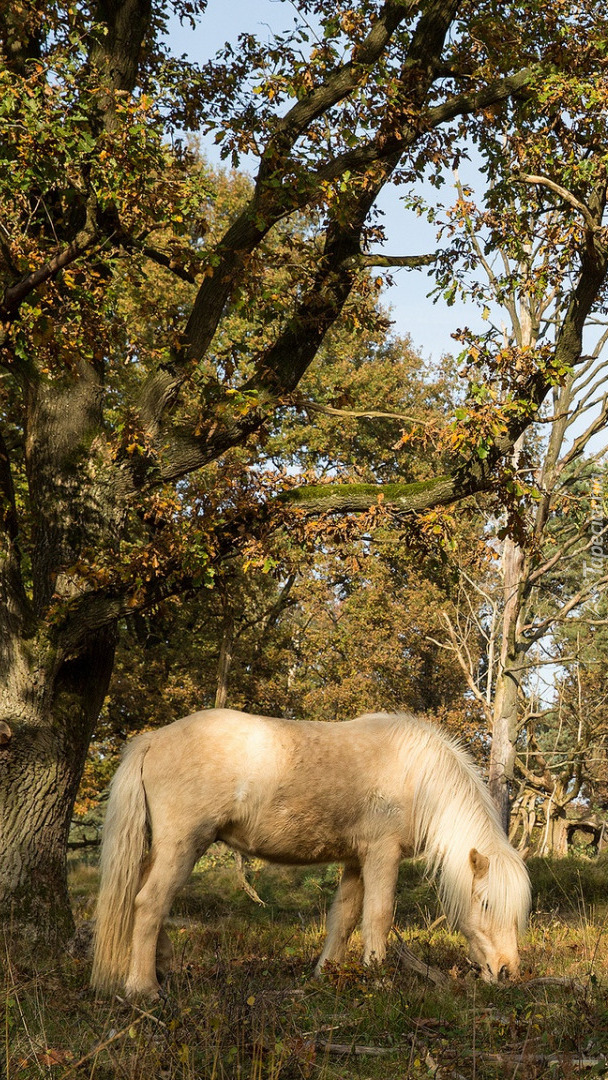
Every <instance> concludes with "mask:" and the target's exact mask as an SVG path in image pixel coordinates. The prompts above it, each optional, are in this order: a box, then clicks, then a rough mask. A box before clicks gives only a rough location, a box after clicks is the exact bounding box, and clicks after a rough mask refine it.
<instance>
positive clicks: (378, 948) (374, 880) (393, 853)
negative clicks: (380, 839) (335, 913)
mask: <svg viewBox="0 0 608 1080" xmlns="http://www.w3.org/2000/svg"><path fill="white" fill-rule="evenodd" d="M400 861H401V850H400V847H399V846H398V845H396V844H392V843H391V844H389V845H387V844H382V845H380V844H378V845H377V846H375V847H373V848H371V849H370V850H369V851H368V852H367V855H366V857H365V860H364V861H363V865H362V875H363V890H364V891H363V918H362V920H361V936H362V938H363V963H364V964H369V963H372V962H374V961H377V962H379V963H381V962H382V961H383V960H384V957H385V956H386V939H387V937H388V932H389V930H390V928H391V923H392V921H393V909H394V904H395V890H396V887H397V874H398V871H399V863H400Z"/></svg>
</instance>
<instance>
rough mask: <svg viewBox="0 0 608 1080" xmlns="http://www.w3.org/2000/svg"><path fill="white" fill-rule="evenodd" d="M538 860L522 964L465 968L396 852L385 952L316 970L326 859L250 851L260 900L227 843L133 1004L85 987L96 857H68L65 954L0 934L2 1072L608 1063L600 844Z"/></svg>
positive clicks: (103, 1075) (432, 901)
mask: <svg viewBox="0 0 608 1080" xmlns="http://www.w3.org/2000/svg"><path fill="white" fill-rule="evenodd" d="M530 871H531V876H532V880H533V889H534V910H533V914H532V918H531V922H530V929H529V931H528V933H527V934H526V936H525V938H524V940H523V942H522V971H521V977H520V979H519V980H518V981H516V982H514V983H511V984H504V985H500V986H488V985H486V984H484V983H482V982H481V981H480V980H478V979H476V978H475V977H474V974H473V972H472V971H471V969H470V965H469V964H468V961H467V959H466V948H465V942H464V940H463V939H462V938H460V937H459V936H458V935H456V934H452V933H450V932H449V931H448V930H447V929H446V926H445V922H444V921H443V919H442V918H441V913H440V911H439V909H438V907H437V901H436V898H435V895H434V892H433V889H432V888H431V887H430V886H429V885H428V884H427V883H426V882H425V881H424V877H423V873H422V868H421V867H420V866H419V865H417V864H414V863H412V864H405V865H404V867H403V868H402V874H401V880H400V888H399V892H398V903H397V908H396V912H395V926H394V931H393V933H392V934H391V937H390V940H389V951H388V956H387V960H386V963H385V965H383V967H382V968H381V969H376V970H373V971H372V970H365V969H363V968H362V967H361V964H360V961H359V952H358V950H357V944H358V940H357V936H356V935H355V938H354V940H353V947H352V950H351V953H350V957H349V961H348V963H347V964H346V965H345V966H343V967H342V968H341V969H340V970H333V971H330V972H329V973H328V974H327V975H325V976H324V977H323V978H322V979H321V980H313V979H312V977H311V976H312V971H313V967H314V962H315V959H316V957H317V956H318V954H319V951H320V947H321V940H322V936H323V925H324V919H325V912H326V910H327V908H328V906H329V904H330V902H331V897H332V894H333V892H334V890H335V887H336V882H337V880H338V871H337V870H336V868H334V867H328V868H322V869H314V870H311V869H310V868H307V869H299V868H298V869H285V868H277V867H268V866H265V865H263V864H258V863H257V862H255V863H253V864H251V865H250V866H249V867H248V868H247V878H248V880H249V882H250V884H251V885H252V886H253V888H254V889H255V890H256V891H257V894H258V895H259V897H260V899H261V900H263V902H264V905H265V906H262V905H261V904H258V903H256V902H255V901H254V899H252V898H251V896H250V895H248V894H247V893H246V892H245V891H244V890H243V888H242V881H241V883H239V878H238V875H237V871H236V868H235V864H234V860H233V858H232V856H231V855H230V854H229V853H228V852H225V851H222V850H219V851H217V852H214V853H212V854H211V855H209V856H207V857H206V859H205V860H204V861H203V863H201V864H199V867H198V868H197V871H196V873H195V874H194V875H193V878H192V879H191V881H190V883H189V885H188V887H187V888H186V889H185V890H184V891H183V892H182V893H181V895H180V897H179V898H178V901H176V904H175V906H174V912H173V915H172V918H171V927H170V932H171V935H172V937H173V941H174V945H175V953H176V956H175V970H174V973H173V974H172V975H171V977H170V980H169V982H168V985H167V988H166V989H167V993H166V997H165V998H164V1000H163V1001H161V1002H159V1003H157V1004H154V1005H153V1006H151V1007H149V1008H143V1007H141V1008H138V1007H135V1006H131V1005H129V1004H127V1003H126V1002H125V1001H123V1000H121V999H119V998H115V999H113V1000H112V1001H103V1002H100V1001H95V999H94V997H93V995H92V993H91V991H90V990H89V988H88V977H89V972H90V959H89V956H88V949H87V929H88V928H90V920H91V916H92V912H93V906H94V897H95V890H96V884H97V871H96V868H95V867H94V866H88V865H86V864H84V863H83V862H82V861H79V862H75V863H74V865H73V868H72V894H73V901H74V908H75V912H76V917H77V921H78V922H79V924H80V928H81V929H80V932H79V935H78V938H79V939H80V944H79V943H78V939H77V942H76V945H75V947H74V949H73V950H72V954H71V955H66V956H65V957H64V958H63V959H62V961H61V962H60V963H57V962H56V963H55V964H54V965H50V964H46V963H44V962H43V961H42V960H41V959H40V958H39V957H38V958H36V957H34V956H29V957H27V956H24V955H23V954H21V955H19V956H16V955H15V954H14V950H13V949H12V948H11V943H10V941H9V940H8V935H6V939H5V941H4V943H3V951H4V958H3V965H2V966H3V992H2V999H1V1005H2V1017H1V1018H0V1024H1V1026H2V1028H3V1029H4V1036H5V1039H2V1037H0V1046H1V1045H2V1043H3V1042H5V1043H6V1048H5V1049H4V1048H3V1049H2V1051H1V1053H0V1058H2V1060H0V1077H5V1078H6V1080H31V1078H33V1077H52V1078H53V1080H67V1078H68V1077H70V1078H74V1080H78V1078H81V1080H82V1078H84V1077H86V1078H89V1080H93V1077H95V1078H96V1080H110V1078H112V1080H140V1078H141V1080H376V1078H382V1080H409V1078H412V1080H414V1078H418V1077H434V1078H436V1080H442V1078H447V1077H453V1078H455V1080H458V1078H466V1080H490V1078H492V1080H494V1078H498V1077H500V1078H501V1080H507V1078H508V1080H511V1078H513V1080H515V1078H517V1080H531V1078H540V1077H554V1078H555V1077H559V1078H562V1077H563V1078H569V1077H581V1076H584V1077H597V1076H603V1077H608V860H605V859H604V860H599V861H597V862H592V861H589V860H584V859H580V860H576V859H567V860H562V861H550V860H538V859H536V860H531V862H530ZM408 950H409V951H408ZM411 953H414V954H415V955H416V957H417V958H418V960H419V961H421V962H422V963H421V964H420V967H421V968H422V971H421V973H418V972H416V971H415V970H414V969H413V968H412V966H411ZM424 965H428V971H427V972H426V973H425V971H424ZM438 969H439V970H440V971H441V972H442V973H443V974H444V976H446V978H445V980H444V981H436V980H437V979H438V976H437V970H438Z"/></svg>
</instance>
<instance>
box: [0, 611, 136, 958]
mask: <svg viewBox="0 0 608 1080" xmlns="http://www.w3.org/2000/svg"><path fill="white" fill-rule="evenodd" d="M114 644H115V641H114V633H113V632H112V631H108V630H106V631H104V632H101V633H98V634H96V635H95V638H94V639H93V640H91V641H90V642H89V646H88V648H87V649H86V650H83V651H82V652H81V654H80V655H79V656H78V657H76V658H72V659H70V660H69V661H66V662H65V663H63V664H61V665H60V667H59V669H58V670H57V671H56V672H55V673H53V672H52V671H48V670H47V671H46V672H45V671H44V670H42V669H41V668H40V667H39V668H38V670H37V671H36V673H35V676H34V680H32V682H33V683H34V685H35V694H33V693H32V682H30V685H29V686H28V685H26V684H23V685H22V687H21V690H22V693H21V694H20V695H19V697H17V696H15V693H14V691H15V686H14V684H13V686H12V688H11V689H12V694H11V695H7V694H6V693H4V694H3V696H2V708H3V715H4V717H5V722H6V724H7V725H8V727H9V728H10V731H11V738H10V739H9V740H8V742H6V743H5V744H4V745H3V746H1V747H0V921H2V923H3V924H4V925H5V926H7V927H8V928H10V929H11V931H12V933H14V934H16V933H17V932H18V933H19V934H21V935H22V936H24V935H25V936H27V938H28V939H29V940H30V941H32V942H35V943H36V944H47V945H49V946H51V947H56V946H57V945H58V944H59V943H62V942H65V941H66V940H67V939H68V938H69V937H70V936H71V934H72V932H73V919H72V913H71V908H70V901H69V895H68V882H67V858H66V855H67V837H68V832H69V828H70V823H71V820H72V812H73V807H74V800H75V798H76V794H77V791H78V785H79V782H80V777H81V775H82V769H83V765H84V761H85V757H86V753H87V748H88V745H89V741H90V739H91V736H92V733H93V729H94V726H95V722H96V720H97V716H98V714H99V710H100V708H101V705H102V703H103V699H104V697H105V694H106V692H107V688H108V683H109V679H110V674H111V671H112V663H113V658H114ZM41 652H42V650H41ZM43 659H47V661H48V656H46V657H43V656H42V655H40V657H39V660H40V661H42V660H43ZM4 689H5V690H6V680H5V684H4ZM11 697H12V702H11Z"/></svg>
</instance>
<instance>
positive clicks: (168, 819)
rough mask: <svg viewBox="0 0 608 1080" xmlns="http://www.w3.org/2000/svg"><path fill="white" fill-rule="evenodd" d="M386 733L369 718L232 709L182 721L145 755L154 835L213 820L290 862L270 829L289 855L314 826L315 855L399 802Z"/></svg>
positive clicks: (232, 836) (397, 774) (381, 722)
mask: <svg viewBox="0 0 608 1080" xmlns="http://www.w3.org/2000/svg"><path fill="white" fill-rule="evenodd" d="M390 731H391V725H390V724H389V723H387V718H377V717H372V718H370V719H369V720H367V719H366V718H360V719H356V720H350V721H344V722H342V723H335V724H334V723H322V722H318V721H295V720H288V719H281V718H274V717H264V716H257V715H250V714H247V713H241V712H238V711H236V710H232V709H210V710H206V711H203V712H199V713H194V714H192V715H191V716H187V717H184V718H182V719H181V720H177V721H175V722H174V723H173V724H170V725H168V726H167V727H165V728H161V729H158V731H156V732H155V733H154V737H153V739H152V740H151V742H150V746H149V750H148V753H147V755H146V758H145V761H144V768H143V779H144V786H145V788H146V793H147V797H148V806H149V810H150V817H151V821H152V827H153V832H156V834H157V835H158V833H159V830H161V831H162V830H165V829H166V830H167V832H170V831H172V830H173V829H174V828H175V827H176V826H177V824H178V823H179V827H180V828H183V830H184V831H185V832H188V831H189V830H190V829H192V828H194V829H196V828H198V827H199V823H203V822H210V821H213V822H214V823H215V827H216V830H217V836H218V838H222V839H225V840H226V842H228V843H231V844H233V846H237V847H240V848H241V849H242V850H250V851H254V850H255V851H257V852H258V853H259V854H263V853H264V851H266V857H268V858H283V857H284V858H288V854H287V851H286V853H285V854H284V855H281V854H280V853H279V850H278V848H277V846H276V843H275V841H274V839H273V840H272V843H271V842H270V840H269V837H270V836H271V835H272V836H273V838H274V837H276V836H279V835H280V836H281V837H282V840H281V843H283V842H284V843H285V845H286V849H289V851H292V848H293V847H298V846H306V844H305V841H304V836H305V834H306V835H309V836H312V833H314V832H315V831H316V832H317V834H318V836H317V839H316V840H315V841H314V843H313V841H312V839H311V840H310V841H308V846H311V847H314V848H315V851H316V854H315V855H312V853H311V855H310V858H312V860H313V861H317V860H319V861H322V860H324V859H325V858H327V857H329V856H327V855H326V854H325V852H326V851H327V852H328V851H329V850H330V849H331V848H332V846H333V847H336V845H337V840H335V839H333V838H335V837H336V836H337V835H338V833H340V834H344V833H345V832H347V831H348V832H351V831H352V830H353V829H357V828H358V827H360V822H361V821H362V820H363V819H364V818H367V817H368V816H369V814H370V812H371V813H373V814H374V817H375V818H376V819H377V817H378V815H379V814H382V815H383V816H385V815H388V814H390V813H394V811H395V810H396V809H397V804H399V805H401V804H402V801H403V794H402V773H401V770H400V769H398V768H397V769H396V768H395V757H394V753H393V750H394V747H393V745H392V742H391V738H390ZM323 837H326V839H323ZM290 838H291V839H290ZM300 841H301V843H300ZM302 854H304V853H303V852H302ZM336 855H337V856H338V857H341V852H340V853H339V852H338V851H336ZM301 861H303V862H305V861H309V859H308V858H302V860H301Z"/></svg>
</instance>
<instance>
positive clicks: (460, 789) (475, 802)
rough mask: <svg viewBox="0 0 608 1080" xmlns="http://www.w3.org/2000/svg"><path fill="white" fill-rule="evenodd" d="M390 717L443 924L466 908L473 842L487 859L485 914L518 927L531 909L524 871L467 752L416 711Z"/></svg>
mask: <svg viewBox="0 0 608 1080" xmlns="http://www.w3.org/2000/svg"><path fill="white" fill-rule="evenodd" d="M367 715H368V716H369V718H370V719H371V718H372V717H375V716H378V717H379V716H380V715H382V714H371V713H370V714H367ZM384 718H385V719H387V716H386V714H384ZM392 719H393V720H394V726H393V729H392V735H393V739H394V741H395V749H396V751H397V753H399V752H401V759H402V763H403V768H404V773H405V778H406V780H409V783H410V784H411V785H412V786H413V790H414V802H413V826H414V845H415V851H416V854H420V855H423V856H424V858H425V860H426V862H427V866H428V871H429V874H430V876H431V877H433V878H434V879H436V883H437V888H438V891H439V896H440V899H441V902H442V905H443V908H444V911H445V914H446V918H447V919H448V922H449V923H450V924H451V925H452V926H455V927H458V926H459V925H460V924H461V922H462V918H463V916H464V915H465V914H466V913H467V912H468V910H469V908H470V902H471V888H472V871H471V866H470V862H469V853H470V851H471V849H472V848H477V850H478V851H480V852H481V853H482V854H483V855H485V856H487V858H488V859H489V860H490V867H489V872H488V876H487V885H485V888H484V892H485V895H484V896H483V903H484V906H485V907H486V910H487V914H488V917H489V919H490V920H491V922H492V923H493V925H494V926H496V928H497V929H499V928H502V927H505V928H507V927H509V928H510V927H512V926H513V925H514V923H515V924H516V925H517V926H518V928H519V929H520V930H523V929H524V927H525V924H526V920H527V917H528V911H529V908H530V883H529V878H528V874H527V871H526V868H525V866H524V863H523V860H522V859H521V857H520V855H519V854H518V853H517V852H516V851H515V850H514V849H513V848H512V847H511V844H510V843H509V841H508V839H507V837H506V836H505V833H504V830H503V828H502V825H501V823H500V819H499V817H498V813H497V810H496V807H495V806H494V803H493V802H492V799H491V797H490V794H489V791H488V789H487V787H486V785H485V784H484V782H483V780H482V778H481V776H480V774H479V772H478V771H477V767H476V766H475V764H474V762H473V760H472V758H471V757H470V755H469V753H468V751H467V750H465V749H464V747H463V746H462V745H461V743H460V742H459V741H458V739H456V738H455V737H454V736H453V735H451V734H449V733H447V732H444V731H442V730H441V728H439V727H437V726H436V725H434V724H430V723H428V722H427V721H426V720H423V719H421V718H420V717H417V716H413V715H411V714H409V713H398V714H395V715H394V716H393V718H392Z"/></svg>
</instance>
